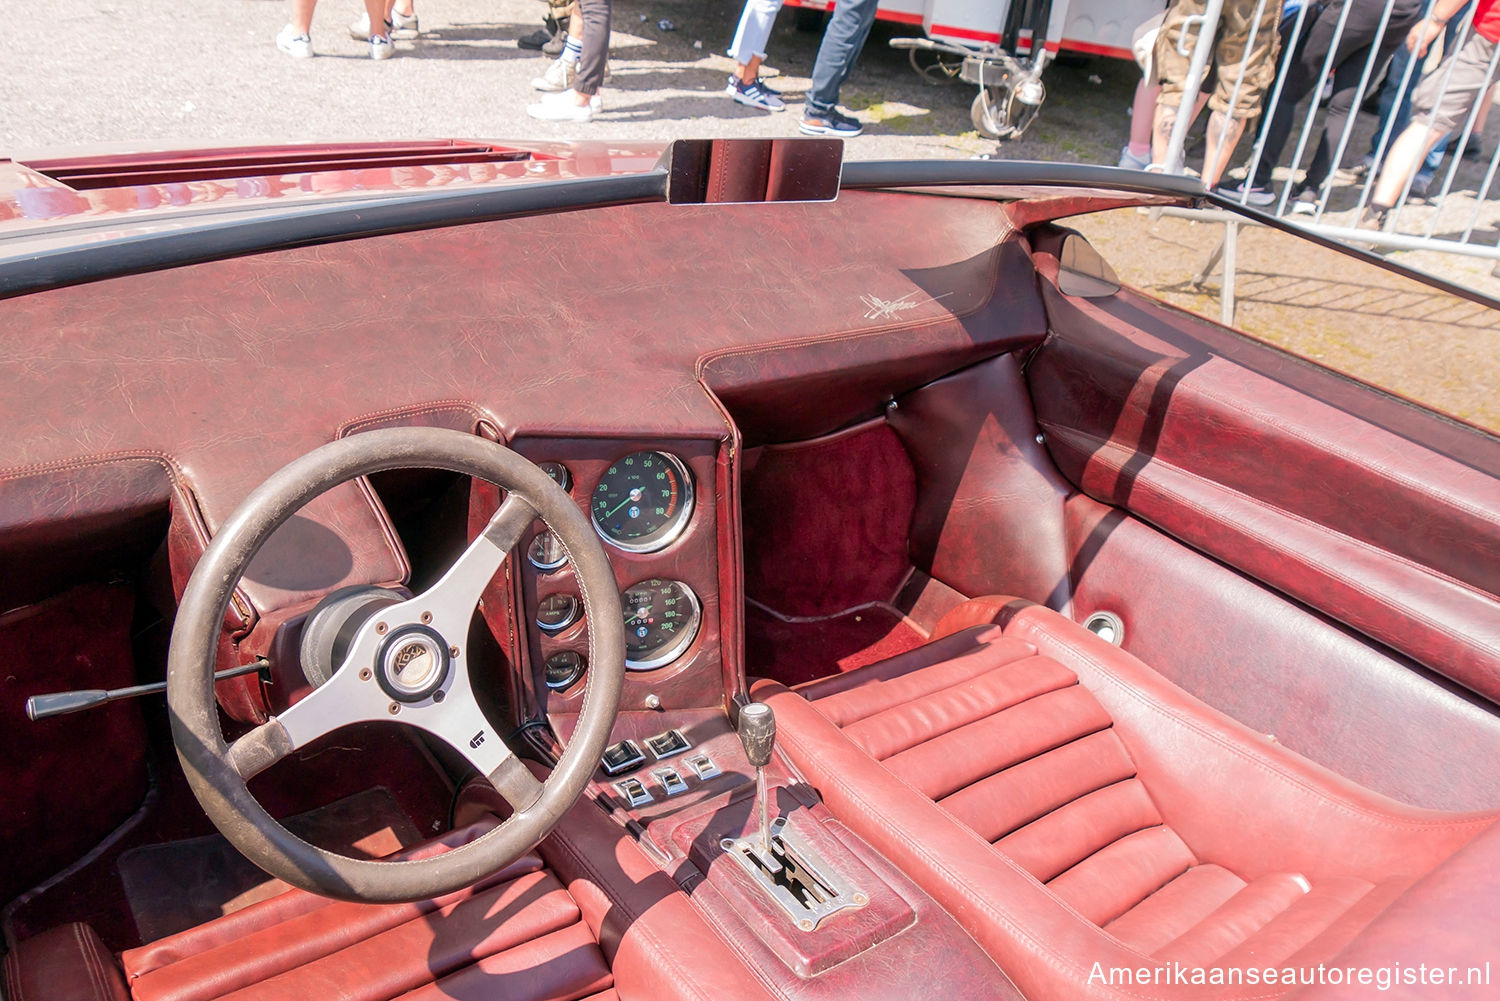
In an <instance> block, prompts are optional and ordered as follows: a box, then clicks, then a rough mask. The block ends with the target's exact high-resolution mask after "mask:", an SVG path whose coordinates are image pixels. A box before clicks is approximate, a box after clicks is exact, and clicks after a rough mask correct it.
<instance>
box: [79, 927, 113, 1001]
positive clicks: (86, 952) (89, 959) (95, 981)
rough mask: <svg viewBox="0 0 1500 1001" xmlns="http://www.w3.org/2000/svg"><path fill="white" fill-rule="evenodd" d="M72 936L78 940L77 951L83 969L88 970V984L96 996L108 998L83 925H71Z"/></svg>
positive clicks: (95, 957)
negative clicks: (84, 935) (84, 934)
mask: <svg viewBox="0 0 1500 1001" xmlns="http://www.w3.org/2000/svg"><path fill="white" fill-rule="evenodd" d="M73 938H74V939H75V940H76V941H77V942H78V952H79V954H80V955H81V956H82V958H83V966H84V969H86V970H87V971H88V974H89V985H90V986H92V987H93V988H94V991H95V995H96V996H97V997H100V998H108V997H109V992H108V991H107V990H106V988H105V984H104V983H103V980H102V978H101V977H100V973H101V971H100V969H99V957H98V956H96V955H95V954H94V950H92V949H90V948H89V943H88V941H87V940H86V939H84V937H83V925H79V924H75V925H74V926H73Z"/></svg>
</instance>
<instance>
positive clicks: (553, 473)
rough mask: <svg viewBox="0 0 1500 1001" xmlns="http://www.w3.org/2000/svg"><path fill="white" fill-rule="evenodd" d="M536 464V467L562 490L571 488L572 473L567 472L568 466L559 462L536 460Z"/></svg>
mask: <svg viewBox="0 0 1500 1001" xmlns="http://www.w3.org/2000/svg"><path fill="white" fill-rule="evenodd" d="M536 465H537V468H538V469H540V470H541V471H542V472H544V473H546V474H547V475H548V476H550V477H552V482H553V483H556V484H557V485H558V486H560V487H562V488H563V490H571V489H573V474H572V473H570V472H568V467H567V466H564V465H563V464H562V463H561V462H538V463H537V464H536Z"/></svg>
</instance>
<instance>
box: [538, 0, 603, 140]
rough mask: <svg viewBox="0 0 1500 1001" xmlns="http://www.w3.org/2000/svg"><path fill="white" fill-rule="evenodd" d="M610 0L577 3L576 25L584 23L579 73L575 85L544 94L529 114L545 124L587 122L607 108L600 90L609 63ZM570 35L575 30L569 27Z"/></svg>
mask: <svg viewBox="0 0 1500 1001" xmlns="http://www.w3.org/2000/svg"><path fill="white" fill-rule="evenodd" d="M610 13H611V11H610V0H578V13H577V15H576V16H574V18H573V21H574V22H579V21H581V22H583V30H582V32H581V36H582V37H581V51H580V54H579V58H578V70H577V72H576V74H575V75H574V76H573V84H572V86H571V87H569V88H568V89H567V90H561V91H558V92H557V93H555V94H543V95H542V99H541V100H540V101H539V102H537V103H536V104H532V105H528V106H527V108H526V113H527V114H528V115H530V116H531V117H532V118H536V119H540V120H541V121H544V122H587V121H592V120H593V117H594V116H595V115H596V114H598V113H599V112H600V111H602V110H603V108H604V100H603V98H602V97H601V96H600V94H599V91H600V89H601V88H602V87H603V86H604V66H605V63H606V62H607V61H608V60H609V30H610ZM568 30H569V32H570V33H571V32H572V30H573V28H572V25H571V24H570V25H569V27H568Z"/></svg>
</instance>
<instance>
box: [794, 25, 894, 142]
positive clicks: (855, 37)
mask: <svg viewBox="0 0 1500 1001" xmlns="http://www.w3.org/2000/svg"><path fill="white" fill-rule="evenodd" d="M876 3H877V0H840V2H839V3H838V4H837V5H836V6H835V7H834V8H833V16H832V17H831V18H829V19H828V27H827V29H825V30H824V32H823V44H821V45H819V46H818V58H817V59H816V60H815V61H814V62H813V70H812V87H811V88H809V89H808V91H807V97H806V98H805V99H804V101H803V105H802V120H801V121H800V122H799V123H798V124H797V127H798V129H799V130H801V131H802V133H803V134H805V135H810V136H839V137H850V136H857V135H859V134H860V133H862V132H863V131H864V130H865V127H864V126H863V125H861V124H860V123H859V119H857V118H854V117H853V116H852V115H846V114H844V113H843V112H842V111H840V110H839V108H838V104H839V88H841V87H843V85H844V81H845V80H847V79H849V74H850V73H851V72H852V71H853V70H854V61H855V60H856V59H858V58H859V53H860V50H861V49H863V48H864V47H865V39H867V38H869V37H870V26H871V25H873V24H874V23H875V7H876Z"/></svg>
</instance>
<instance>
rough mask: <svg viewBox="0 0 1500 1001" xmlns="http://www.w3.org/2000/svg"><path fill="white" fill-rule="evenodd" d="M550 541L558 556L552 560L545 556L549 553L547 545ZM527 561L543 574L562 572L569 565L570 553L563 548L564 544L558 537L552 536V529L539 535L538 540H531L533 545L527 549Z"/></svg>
mask: <svg viewBox="0 0 1500 1001" xmlns="http://www.w3.org/2000/svg"><path fill="white" fill-rule="evenodd" d="M549 540H550V541H551V544H552V546H553V548H554V555H555V556H556V558H555V559H552V560H549V559H547V558H546V555H545V553H546V551H547V543H548V541H549ZM526 559H527V562H529V563H530V564H531V565H532V566H534V567H536V568H537V569H538V570H540V571H541V572H542V573H552V572H553V571H555V570H561V569H562V568H563V567H565V566H567V565H568V551H567V550H566V549H564V548H563V546H562V543H561V542H559V541H558V539H557V536H555V535H553V534H552V531H551V529H548V530H546V531H543V532H540V533H538V534H537V536H536V538H534V539H532V540H531V545H529V546H527V547H526Z"/></svg>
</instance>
